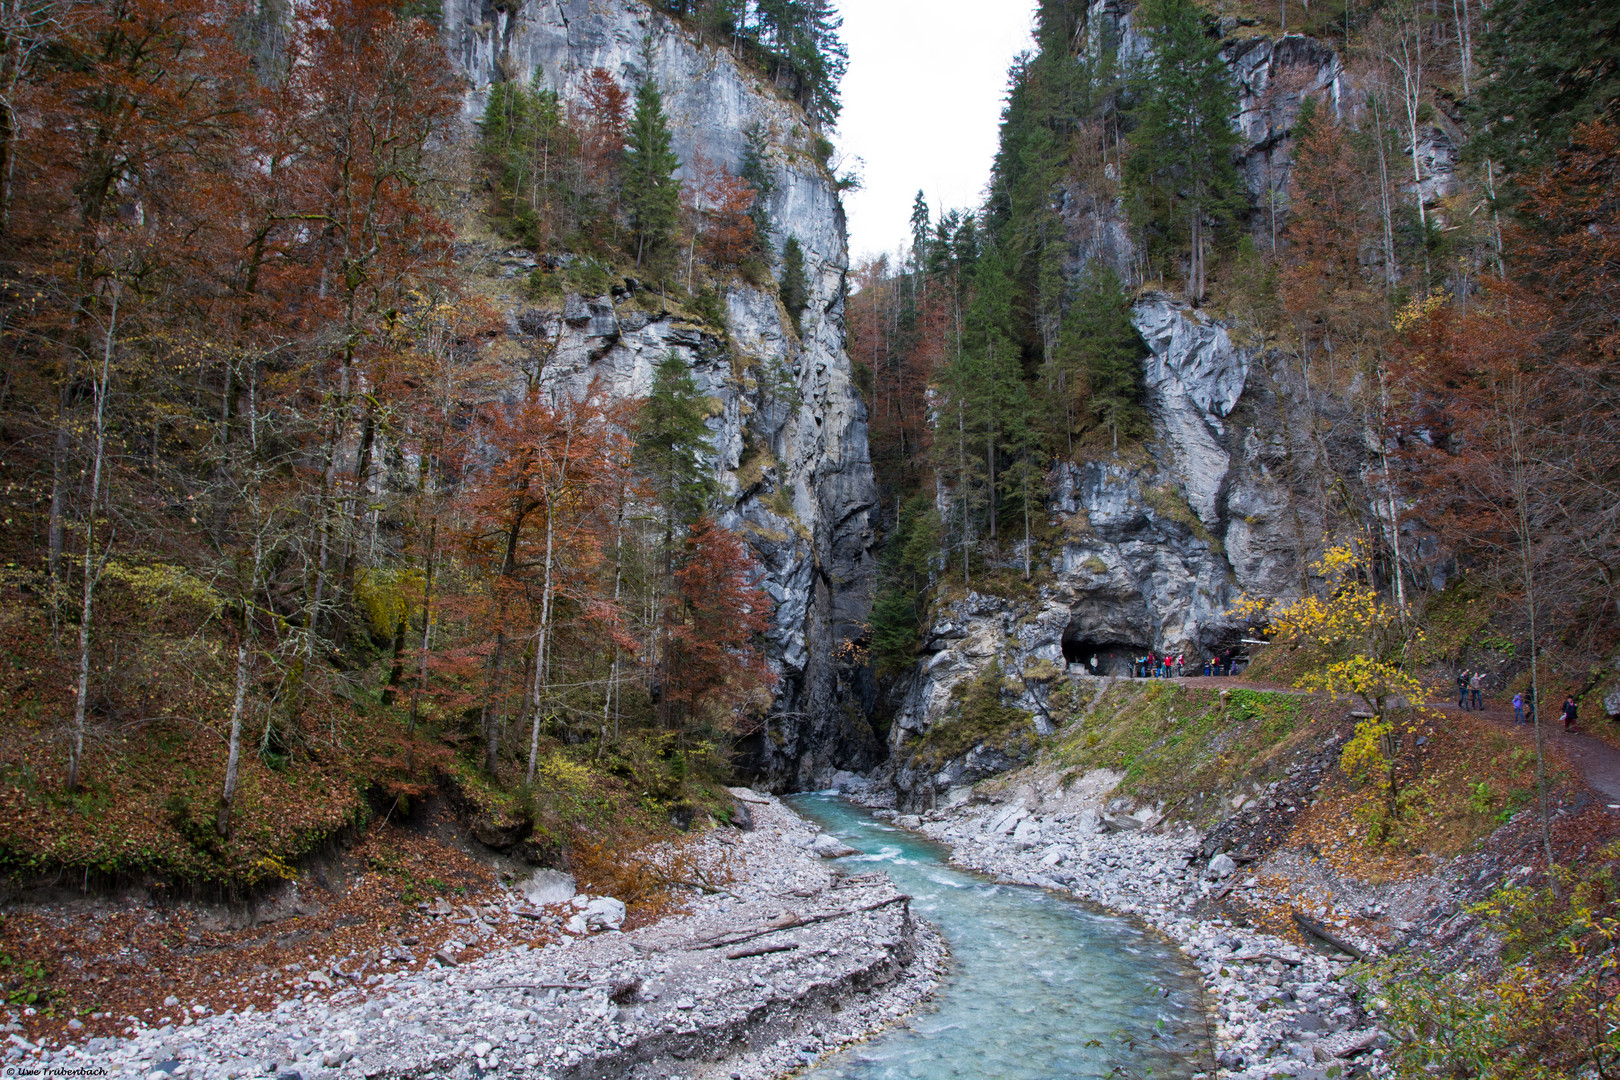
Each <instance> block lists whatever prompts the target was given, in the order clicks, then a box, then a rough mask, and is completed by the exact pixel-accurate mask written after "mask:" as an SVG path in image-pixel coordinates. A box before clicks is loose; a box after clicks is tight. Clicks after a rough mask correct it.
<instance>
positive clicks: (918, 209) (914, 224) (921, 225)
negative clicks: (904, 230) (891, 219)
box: [911, 188, 928, 273]
mask: <svg viewBox="0 0 1620 1080" xmlns="http://www.w3.org/2000/svg"><path fill="white" fill-rule="evenodd" d="M927 265H928V200H927V199H925V198H923V193H922V188H918V189H917V197H916V198H915V199H913V200H912V203H911V268H912V271H913V272H917V273H920V272H921V271H922V270H923V269H925V268H926V267H927Z"/></svg>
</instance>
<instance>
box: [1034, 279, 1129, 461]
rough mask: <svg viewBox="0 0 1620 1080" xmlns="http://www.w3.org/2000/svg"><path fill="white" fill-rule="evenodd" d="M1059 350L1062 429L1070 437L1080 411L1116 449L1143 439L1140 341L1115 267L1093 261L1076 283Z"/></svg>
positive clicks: (1058, 384) (1059, 401)
mask: <svg viewBox="0 0 1620 1080" xmlns="http://www.w3.org/2000/svg"><path fill="white" fill-rule="evenodd" d="M1079 284H1080V287H1079V291H1078V292H1077V293H1076V294H1075V297H1074V300H1073V301H1072V303H1071V304H1070V306H1069V312H1068V315H1067V317H1066V318H1065V320H1064V324H1063V336H1062V338H1061V339H1060V341H1059V344H1058V355H1057V360H1056V363H1057V365H1058V368H1059V377H1058V378H1057V379H1055V380H1051V381H1052V382H1054V383H1055V384H1056V385H1057V386H1058V387H1059V398H1058V401H1057V402H1056V404H1057V406H1058V410H1057V411H1059V412H1061V413H1062V421H1061V422H1062V423H1064V424H1065V425H1067V427H1068V430H1069V431H1071V432H1073V431H1075V430H1077V429H1078V427H1079V422H1080V421H1081V420H1082V415H1081V413H1082V411H1083V412H1084V413H1085V414H1088V415H1089V419H1090V420H1092V421H1093V422H1094V423H1098V424H1102V425H1105V426H1107V427H1108V428H1109V429H1110V434H1111V435H1112V437H1113V444H1114V447H1115V449H1118V446H1119V438H1120V436H1121V435H1123V436H1124V437H1125V438H1126V439H1134V438H1137V437H1140V436H1142V435H1145V434H1146V433H1147V414H1146V412H1145V411H1144V410H1143V408H1142V401H1143V398H1144V396H1145V394H1146V386H1145V384H1144V381H1143V376H1142V357H1143V356H1144V355H1146V349H1145V348H1144V347H1143V344H1142V339H1141V337H1140V336H1139V335H1138V334H1137V332H1136V327H1134V326H1132V325H1131V320H1130V316H1129V315H1128V314H1127V310H1128V308H1129V304H1130V301H1129V298H1128V297H1127V296H1126V295H1125V289H1124V286H1123V285H1121V284H1120V280H1119V275H1118V274H1116V273H1115V272H1114V269H1113V267H1111V266H1109V265H1107V264H1106V263H1104V262H1102V261H1101V260H1094V261H1093V262H1092V263H1091V264H1090V265H1089V266H1087V268H1086V272H1085V274H1084V275H1083V276H1082V277H1081V279H1080V283H1079Z"/></svg>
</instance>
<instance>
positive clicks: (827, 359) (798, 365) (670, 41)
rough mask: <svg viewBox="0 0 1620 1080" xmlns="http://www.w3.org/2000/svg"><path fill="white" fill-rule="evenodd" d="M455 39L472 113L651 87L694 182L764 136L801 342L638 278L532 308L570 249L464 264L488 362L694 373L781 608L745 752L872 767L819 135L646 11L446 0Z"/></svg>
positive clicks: (857, 525)
mask: <svg viewBox="0 0 1620 1080" xmlns="http://www.w3.org/2000/svg"><path fill="white" fill-rule="evenodd" d="M443 35H444V41H445V46H446V48H447V50H448V51H449V54H450V56H451V57H452V59H453V61H454V63H455V64H456V66H457V68H458V69H459V70H460V71H461V73H462V74H463V76H464V77H465V78H466V80H467V83H468V93H467V105H466V109H467V113H468V116H469V118H471V119H476V118H477V117H478V116H479V115H480V114H481V111H482V108H483V103H484V101H485V100H486V99H487V96H488V90H489V87H490V85H491V84H492V83H494V82H495V81H498V80H502V79H511V80H518V81H524V82H527V81H529V80H531V79H538V80H539V82H540V84H541V85H543V86H545V87H547V88H549V89H552V90H554V91H556V92H557V93H558V94H559V95H560V96H561V97H562V98H563V99H564V100H565V101H569V100H576V99H577V98H578V95H579V92H580V89H581V86H582V83H583V80H584V78H585V76H586V75H587V73H589V72H590V71H592V70H593V69H597V68H600V69H603V70H605V71H607V72H608V73H609V74H610V75H611V76H612V77H613V79H614V80H615V81H616V82H617V83H618V84H619V85H620V86H621V87H623V88H625V89H626V90H627V91H631V92H633V91H634V89H635V87H636V86H637V85H638V84H639V83H640V82H641V81H642V80H643V79H644V78H646V77H647V76H649V75H650V76H651V77H652V78H653V80H654V81H655V82H656V83H657V85H658V88H659V90H660V92H661V93H662V95H663V99H664V108H665V112H666V114H667V116H668V119H669V125H670V130H671V136H672V139H673V144H674V150H675V153H676V155H677V156H678V157H679V158H680V160H681V162H682V163H683V165H682V170H681V172H680V173H679V174H678V175H680V176H681V177H682V178H683V179H684V178H686V177H687V176H688V175H689V168H690V165H691V163H692V162H694V161H695V160H696V159H697V158H698V156H699V155H701V156H703V157H704V158H707V159H708V160H709V161H711V162H715V163H717V164H721V165H724V166H726V167H727V168H728V169H730V170H731V171H732V172H733V173H736V172H738V171H739V170H740V166H741V161H742V157H743V152H744V147H745V145H746V141H747V134H746V133H747V132H748V131H749V130H750V129H751V128H753V127H755V126H756V125H757V126H758V128H759V129H760V130H761V131H762V132H763V133H764V134H765V139H766V143H767V146H768V154H767V164H768V167H769V169H770V171H771V175H772V178H773V180H774V190H773V191H772V192H771V194H770V197H769V199H768V206H767V209H768V212H769V217H770V221H771V225H772V236H773V238H774V241H775V244H776V245H777V248H778V251H779V250H780V245H781V244H782V243H783V242H785V240H786V239H787V238H788V237H790V236H791V237H796V238H797V239H798V241H799V243H800V245H801V246H802V247H803V249H804V254H805V264H806V273H807V277H808V281H809V286H810V302H809V304H808V306H807V307H806V309H805V311H804V312H803V316H802V319H801V326H800V329H799V330H797V331H796V330H795V328H794V327H793V325H792V322H791V320H790V319H789V318H788V316H787V313H786V311H785V310H784V309H783V308H782V306H781V304H780V303H779V302H778V300H777V297H776V290H775V289H774V288H770V287H763V288H762V287H758V286H754V285H750V284H748V283H746V282H743V281H740V280H738V281H733V282H732V283H731V284H729V285H728V286H726V287H725V288H724V289H723V290H722V293H723V299H724V306H725V312H726V327H725V331H724V332H722V331H721V330H720V329H719V328H717V327H714V326H711V325H708V324H705V323H703V322H701V321H698V320H695V319H693V318H690V317H688V316H687V315H685V314H683V313H681V312H680V311H679V310H678V309H672V308H671V307H670V306H669V305H667V304H664V303H660V302H658V301H657V298H656V296H653V297H651V298H649V296H648V294H647V293H645V292H640V293H638V292H637V290H636V289H635V288H634V287H633V286H632V284H631V283H623V284H621V285H617V286H615V288H614V290H613V291H612V292H611V293H610V294H606V295H602V296H595V297H590V296H578V295H570V296H567V297H566V298H564V300H563V301H562V302H561V304H560V305H559V304H556V303H552V304H550V305H547V304H543V303H537V302H533V301H530V300H528V299H526V298H525V296H524V294H523V290H522V289H521V283H522V281H523V279H524V278H525V277H526V276H527V272H528V270H530V269H532V268H533V267H534V266H536V265H537V260H540V259H545V260H553V259H556V258H558V257H561V258H567V253H554V252H525V251H514V250H502V249H501V248H500V246H499V245H497V244H494V243H482V244H480V243H478V242H469V243H467V244H465V245H464V252H465V253H466V254H467V259H466V262H467V263H468V264H469V267H470V269H471V270H472V271H473V272H474V273H475V274H481V275H482V276H483V277H485V278H487V279H491V280H492V281H493V282H494V284H493V285H492V290H491V291H493V292H494V293H495V294H496V295H497V296H498V297H499V299H498V304H499V306H500V307H502V308H503V310H504V312H505V315H506V322H507V328H506V334H505V340H504V341H503V342H500V343H498V344H497V345H495V346H494V347H493V349H494V351H495V352H496V353H501V352H504V353H505V354H507V355H510V356H511V357H513V358H514V379H516V377H517V376H516V365H517V364H520V363H521V362H522V358H523V357H525V356H532V355H535V354H536V351H537V350H539V351H541V352H544V353H546V354H547V355H548V359H547V361H546V366H545V368H544V371H543V373H542V379H543V381H544V382H545V383H547V384H548V385H549V386H552V387H554V388H557V389H560V390H567V391H569V392H571V393H574V394H576V395H578V394H580V393H582V392H583V391H584V389H585V388H586V387H587V386H589V385H591V384H592V383H593V382H596V383H597V384H598V385H599V386H600V387H601V388H602V389H605V390H606V391H607V392H608V393H609V394H611V395H614V396H617V397H621V398H630V397H640V396H644V395H645V394H646V393H647V391H648V390H649V388H650V387H651V385H652V378H653V369H654V367H655V365H656V364H657V363H658V362H659V361H660V360H662V359H663V358H664V357H665V356H666V355H668V354H669V353H671V352H674V353H677V354H679V355H680V356H681V357H682V358H683V359H684V360H686V361H687V363H688V364H689V366H690V367H691V369H692V372H693V375H694V377H695V378H696V380H697V383H698V386H699V388H700V390H701V392H702V393H704V394H705V395H708V396H709V397H710V398H711V407H710V412H711V419H710V420H709V430H710V432H711V433H712V438H713V454H712V457H711V459H710V460H711V463H712V466H713V469H714V473H715V476H716V478H717V480H718V481H719V483H720V486H721V488H722V490H723V492H724V497H723V500H722V504H723V510H722V513H721V515H720V516H721V522H722V524H724V525H726V526H727V527H728V528H731V529H734V530H736V531H738V532H740V533H741V534H742V535H743V536H745V537H746V538H747V539H748V541H749V543H750V545H751V546H752V548H753V550H754V552H755V554H756V555H757V557H758V558H759V560H760V562H761V564H762V565H763V567H764V569H765V572H766V578H765V582H764V587H765V588H766V590H767V591H768V592H769V593H770V595H771V597H772V598H773V600H775V602H776V608H775V614H774V623H773V627H772V629H771V631H770V633H769V639H770V659H771V662H772V664H773V666H774V667H775V668H776V670H777V672H778V674H779V676H780V681H779V683H778V687H777V704H776V707H775V708H774V709H773V710H772V713H771V716H770V718H769V720H768V722H767V726H766V729H765V731H764V732H763V733H762V735H760V736H759V737H758V738H756V739H755V740H754V741H753V743H752V751H753V763H752V765H753V769H754V770H755V771H756V772H757V774H758V776H759V779H760V780H761V781H763V783H764V784H766V785H767V786H769V787H771V788H772V789H775V790H784V789H793V788H807V787H814V786H817V785H818V784H819V783H820V782H821V781H822V780H823V779H824V778H825V777H826V776H827V775H828V774H829V773H830V772H831V771H833V770H835V769H844V770H865V769H868V768H870V767H871V766H873V765H874V764H876V762H877V761H878V759H879V758H880V757H881V753H882V751H881V746H880V745H879V743H878V741H877V739H876V737H875V735H874V734H873V732H872V729H871V727H870V725H869V724H868V723H867V722H866V721H865V720H864V718H862V717H861V716H860V715H859V714H858V713H855V712H852V711H848V710H846V709H845V708H843V707H842V701H843V700H844V699H845V698H846V696H847V695H846V693H845V691H846V690H847V682H848V680H849V679H850V678H851V677H852V676H851V672H850V670H849V669H848V668H847V667H846V666H845V665H843V664H842V663H841V662H840V660H839V658H840V657H841V656H845V655H847V654H848V650H847V649H845V648H843V646H844V645H845V644H846V643H847V642H849V641H851V640H853V639H854V638H857V637H859V636H860V634H862V633H863V632H864V629H863V628H864V623H865V621H866V617H867V613H868V611H869V609H870V603H871V578H872V574H873V569H874V563H873V556H872V548H873V545H874V542H875V535H874V530H873V523H872V520H871V515H872V511H873V509H874V507H875V505H876V501H877V492H876V488H875V486H874V483H873V479H872V469H871V464H870V458H869V454H868V449H867V433H866V411H865V408H864V406H863V405H862V403H861V400H860V397H859V395H858V394H857V392H856V390H855V387H854V385H853V383H852V381H851V374H850V362H849V357H848V356H847V355H846V353H845V351H844V338H845V330H844V300H843V296H844V277H845V274H846V272H847V270H848V253H847V249H846V243H845V237H844V213H843V208H842V206H841V205H840V203H839V200H838V195H837V192H836V189H835V187H834V185H833V183H832V182H831V179H830V177H829V176H828V175H827V172H826V170H825V169H824V168H823V167H822V165H821V163H820V162H819V161H818V160H817V158H816V156H815V146H814V142H815V137H816V136H815V133H814V132H813V131H812V130H811V129H810V127H809V126H808V125H807V124H806V122H805V120H804V116H803V114H802V113H801V112H800V110H799V109H798V107H797V106H796V105H794V104H792V103H791V102H788V101H786V100H784V99H782V98H781V97H779V96H778V95H777V94H775V93H774V92H773V91H772V90H771V89H770V87H769V86H767V85H765V84H764V82H763V80H762V79H761V78H760V77H759V76H758V75H756V74H755V73H753V72H751V71H749V70H747V69H746V68H745V67H743V65H741V64H740V63H739V62H738V61H737V60H736V59H735V58H734V57H733V56H732V55H731V54H730V53H729V52H727V51H726V50H724V49H716V48H710V47H706V46H703V45H701V44H699V43H698V42H696V41H694V40H693V39H692V37H691V36H690V35H688V34H687V33H686V32H685V31H684V30H683V29H682V28H681V27H680V26H678V25H677V24H676V23H675V22H674V21H673V20H672V19H670V18H668V17H667V16H665V15H662V14H660V13H656V12H653V11H652V10H651V9H650V8H648V7H647V6H646V5H645V4H641V3H637V2H635V0H608V2H604V0H545V2H540V0H528V2H518V3H513V2H510V0H508V2H502V3H492V2H490V0H444V4H443ZM772 257H773V260H778V259H779V256H778V255H775V254H773V256H772ZM503 282H504V283H505V284H504V287H503V285H502V283H503Z"/></svg>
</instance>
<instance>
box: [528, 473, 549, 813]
mask: <svg viewBox="0 0 1620 1080" xmlns="http://www.w3.org/2000/svg"><path fill="white" fill-rule="evenodd" d="M554 509H555V507H554V506H553V503H552V500H551V497H550V492H547V497H546V563H545V576H544V579H543V580H544V583H543V584H542V585H541V592H540V632H539V634H538V635H537V638H536V644H535V655H534V715H533V719H532V722H531V725H530V728H529V770H528V773H527V781H528V783H530V784H533V783H534V772H535V767H536V765H537V764H538V762H539V760H540V714H541V712H542V710H541V708H540V695H541V694H542V693H544V692H545V690H546V682H547V680H548V679H549V677H550V672H549V671H548V670H547V668H548V667H549V661H550V658H551V654H550V647H551V640H550V639H551V595H552V582H551V570H552V562H553V558H552V550H553V549H552V543H553V540H554V538H555V536H556V530H555V526H554V522H555V515H554V514H553V513H552V511H553V510H554ZM547 696H548V697H549V694H548V695H547Z"/></svg>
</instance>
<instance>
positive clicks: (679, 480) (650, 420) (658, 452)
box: [635, 351, 718, 542]
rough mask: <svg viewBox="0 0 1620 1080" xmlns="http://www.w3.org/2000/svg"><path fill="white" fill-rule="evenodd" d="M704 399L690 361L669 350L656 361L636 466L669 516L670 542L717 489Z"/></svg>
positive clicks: (638, 433) (640, 426)
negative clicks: (712, 468) (710, 462)
mask: <svg viewBox="0 0 1620 1080" xmlns="http://www.w3.org/2000/svg"><path fill="white" fill-rule="evenodd" d="M705 404H706V401H705V399H704V397H703V395H702V394H701V392H700V391H699V390H698V385H697V381H696V380H695V379H693V378H692V371H691V369H690V368H688V367H687V366H686V361H685V360H683V359H681V356H680V354H679V353H677V352H674V351H671V352H669V353H668V354H667V355H666V356H665V357H664V358H663V359H662V360H660V361H659V362H658V367H657V369H656V371H655V373H654V375H653V385H652V392H651V393H650V394H648V395H647V400H646V403H645V404H643V405H642V407H641V416H640V421H639V423H638V424H637V426H636V449H635V463H636V467H637V468H639V469H640V470H641V472H642V473H643V475H645V476H646V477H647V480H648V481H649V482H650V483H651V485H652V488H653V494H654V495H655V496H656V497H657V499H658V505H659V506H660V507H662V508H663V510H664V513H665V514H666V516H667V518H668V521H667V527H666V531H665V540H666V542H670V541H672V540H673V538H674V535H675V533H676V531H677V526H680V527H683V528H684V527H685V526H687V525H690V524H691V523H692V522H694V521H696V520H697V519H698V517H699V515H701V514H702V513H703V512H704V511H705V510H707V509H708V506H709V502H710V500H711V499H712V498H713V497H714V495H715V492H716V491H717V490H718V489H717V487H716V485H715V480H714V476H713V474H712V473H711V471H710V469H709V466H708V455H709V452H710V450H711V449H712V446H711V444H710V442H709V429H708V426H707V424H706V423H705V422H704V421H705V417H704V406H705Z"/></svg>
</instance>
